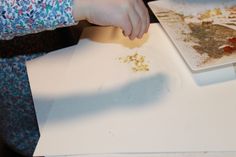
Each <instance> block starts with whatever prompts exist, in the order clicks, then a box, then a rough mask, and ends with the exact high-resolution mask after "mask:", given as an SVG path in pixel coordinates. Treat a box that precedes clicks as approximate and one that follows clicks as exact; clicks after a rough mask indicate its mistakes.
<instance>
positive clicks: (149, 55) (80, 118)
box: [33, 24, 236, 156]
mask: <svg viewBox="0 0 236 157" xmlns="http://www.w3.org/2000/svg"><path fill="white" fill-rule="evenodd" d="M89 32H90V33H91V34H92V35H90V38H86V37H84V39H82V40H81V41H80V43H79V44H78V46H77V47H76V50H75V51H73V57H71V60H70V64H69V66H68V67H69V68H68V71H67V72H66V73H67V76H66V78H65V81H64V85H63V88H61V90H60V91H61V93H60V95H57V96H56V95H55V97H54V99H55V101H54V103H53V105H52V108H51V111H50V113H49V115H48V120H47V122H46V125H45V129H44V131H43V132H41V138H40V141H39V143H38V146H37V148H36V151H35V154H34V155H35V156H41V155H45V156H47V155H68V154H70V155H75V154H77V155H81V154H82V155H89V154H94V155H99V154H113V153H121V154H125V153H134V154H135V153H138V154H139V153H160V152H191V151H193V152H196V151H197V152H198V151H236V136H235V132H236V125H235V122H234V121H235V118H236V114H235V113H236V102H235V98H234V97H235V93H236V81H235V80H232V81H227V82H224V83H220V84H212V85H210V86H198V85H197V84H196V83H195V81H194V80H193V78H192V74H191V73H190V72H189V70H188V69H187V67H186V65H185V63H184V62H183V60H182V59H181V58H180V56H179V54H178V52H177V51H176V49H175V47H174V46H173V45H172V43H171V42H170V41H169V39H168V37H167V36H166V34H165V33H164V31H163V30H162V28H161V27H160V26H159V25H157V24H153V25H151V27H150V30H149V33H148V35H147V36H146V37H144V39H143V41H134V42H131V43H129V42H130V41H127V39H125V38H123V37H121V35H120V34H119V33H121V32H120V31H118V32H117V30H114V29H111V28H93V29H90V30H89ZM85 34H86V32H85ZM135 45H138V47H135ZM136 51H137V52H139V53H141V54H143V55H145V56H146V60H148V62H149V64H150V71H149V72H144V73H134V72H133V71H132V70H131V69H130V65H127V64H124V63H121V62H119V60H118V59H117V58H119V57H121V56H125V55H127V54H132V53H133V52H136ZM64 53H65V52H64ZM63 75H64V73H63ZM59 76H62V74H61V75H59ZM33 94H34V93H33ZM52 95H54V94H52Z"/></svg>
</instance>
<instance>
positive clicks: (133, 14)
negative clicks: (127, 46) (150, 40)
mask: <svg viewBox="0 0 236 157" xmlns="http://www.w3.org/2000/svg"><path fill="white" fill-rule="evenodd" d="M131 7H132V8H130V9H129V10H128V14H129V18H130V21H131V24H132V33H131V35H130V36H129V37H130V39H131V40H133V39H134V38H135V37H137V36H138V35H139V32H140V29H141V19H140V17H139V15H138V13H137V11H136V10H135V8H134V6H131Z"/></svg>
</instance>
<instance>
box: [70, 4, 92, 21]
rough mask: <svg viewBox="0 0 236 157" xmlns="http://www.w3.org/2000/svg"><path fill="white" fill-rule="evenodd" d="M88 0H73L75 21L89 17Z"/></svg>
mask: <svg viewBox="0 0 236 157" xmlns="http://www.w3.org/2000/svg"><path fill="white" fill-rule="evenodd" d="M86 1H88V0H73V4H72V16H73V18H74V19H75V21H80V20H86V19H87V12H88V7H87V4H86Z"/></svg>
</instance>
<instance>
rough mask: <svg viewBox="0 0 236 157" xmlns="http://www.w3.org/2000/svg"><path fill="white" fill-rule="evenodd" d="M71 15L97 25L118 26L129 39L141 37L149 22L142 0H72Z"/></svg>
mask: <svg viewBox="0 0 236 157" xmlns="http://www.w3.org/2000/svg"><path fill="white" fill-rule="evenodd" d="M73 15H74V17H75V19H79V20H80V19H86V20H88V21H89V22H90V23H94V24H97V25H103V26H116V27H120V28H121V29H123V33H124V35H125V36H128V37H129V38H130V39H134V38H136V37H138V38H141V37H142V36H143V34H144V33H146V32H147V31H148V27H149V24H150V19H149V13H148V10H147V8H146V7H145V5H144V3H143V0H74V11H73Z"/></svg>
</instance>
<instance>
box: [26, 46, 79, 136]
mask: <svg viewBox="0 0 236 157" xmlns="http://www.w3.org/2000/svg"><path fill="white" fill-rule="evenodd" d="M75 49H76V46H72V47H68V48H65V49H61V50H57V51H55V52H52V53H49V54H47V55H44V56H42V57H39V58H36V59H34V60H31V61H28V62H27V63H26V67H27V72H28V76H29V81H30V86H31V91H32V95H33V100H34V104H35V110H36V115H37V120H38V125H39V130H40V132H42V130H43V127H44V124H45V122H46V120H47V116H48V113H49V112H50V110H51V107H52V104H53V101H54V97H55V96H57V97H58V96H60V94H61V92H62V91H61V89H63V81H65V75H63V74H65V73H66V70H67V68H68V64H69V62H70V59H71V56H72V54H73V52H74V50H75ZM65 52H66V53H65Z"/></svg>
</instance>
